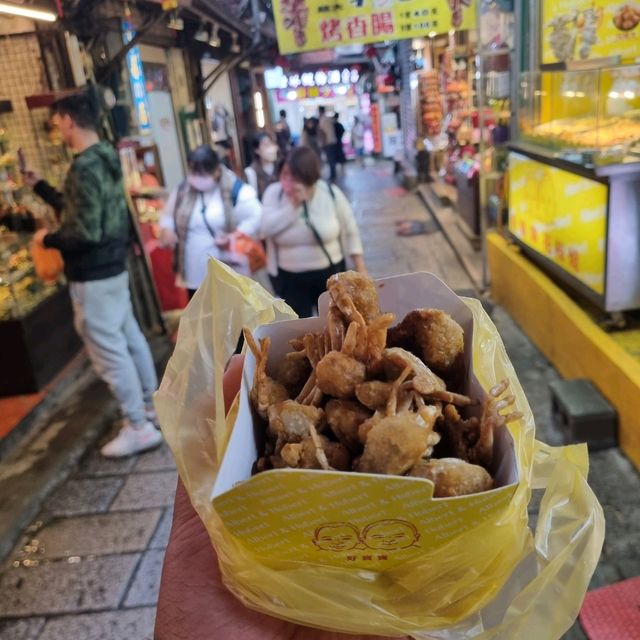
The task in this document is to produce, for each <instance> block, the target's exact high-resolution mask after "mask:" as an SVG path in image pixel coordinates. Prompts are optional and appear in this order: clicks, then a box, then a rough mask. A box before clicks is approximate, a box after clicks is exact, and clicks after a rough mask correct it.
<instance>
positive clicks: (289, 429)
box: [267, 400, 325, 449]
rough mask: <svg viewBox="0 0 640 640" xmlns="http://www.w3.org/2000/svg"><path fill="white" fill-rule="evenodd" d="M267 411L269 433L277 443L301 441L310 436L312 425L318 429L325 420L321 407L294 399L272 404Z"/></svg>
mask: <svg viewBox="0 0 640 640" xmlns="http://www.w3.org/2000/svg"><path fill="white" fill-rule="evenodd" d="M267 413H268V418H269V433H270V435H272V436H273V437H274V438H275V439H276V441H277V442H279V443H285V442H301V441H302V440H303V439H304V438H307V437H309V436H310V433H311V428H312V427H313V428H314V429H316V430H317V429H320V428H321V427H322V426H323V425H324V422H325V415H324V411H323V410H322V409H318V408H316V407H309V406H306V405H303V404H300V403H299V402H296V401H295V400H285V401H284V402H278V403H277V404H273V405H271V406H270V407H269V410H268V412H267ZM276 449H277V446H276Z"/></svg>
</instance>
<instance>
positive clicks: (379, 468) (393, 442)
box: [355, 411, 432, 475]
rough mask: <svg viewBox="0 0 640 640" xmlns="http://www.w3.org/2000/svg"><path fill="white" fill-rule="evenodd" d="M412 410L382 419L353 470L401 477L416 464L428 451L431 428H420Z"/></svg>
mask: <svg viewBox="0 0 640 640" xmlns="http://www.w3.org/2000/svg"><path fill="white" fill-rule="evenodd" d="M419 421H420V418H419V416H418V415H417V414H415V413H413V412H411V411H402V412H401V413H398V414H397V415H395V416H389V417H386V418H382V419H381V420H379V421H378V422H376V423H375V424H374V426H373V427H372V428H371V430H370V431H369V433H368V435H367V441H366V444H365V446H364V453H363V454H362V457H361V458H360V460H359V461H358V465H357V468H356V469H355V470H356V471H359V472H361V473H381V474H386V475H402V474H403V473H405V472H406V471H408V470H409V469H411V468H412V467H413V466H415V465H416V464H417V462H418V461H419V460H420V458H421V457H422V456H423V455H424V454H425V451H426V450H427V446H428V441H429V436H430V435H431V433H432V432H431V430H430V429H425V428H424V426H420V422H419Z"/></svg>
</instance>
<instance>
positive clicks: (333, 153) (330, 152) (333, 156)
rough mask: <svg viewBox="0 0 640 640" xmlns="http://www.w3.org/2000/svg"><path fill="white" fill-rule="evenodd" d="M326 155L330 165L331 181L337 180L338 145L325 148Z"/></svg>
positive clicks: (329, 145)
mask: <svg viewBox="0 0 640 640" xmlns="http://www.w3.org/2000/svg"><path fill="white" fill-rule="evenodd" d="M324 153H325V155H326V156H327V162H328V163H329V179H330V180H335V179H336V164H337V163H338V145H337V144H328V145H327V146H326V147H324Z"/></svg>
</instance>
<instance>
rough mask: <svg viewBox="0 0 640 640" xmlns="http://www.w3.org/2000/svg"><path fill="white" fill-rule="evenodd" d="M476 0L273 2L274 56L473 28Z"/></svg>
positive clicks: (299, 0) (297, 0)
mask: <svg viewBox="0 0 640 640" xmlns="http://www.w3.org/2000/svg"><path fill="white" fill-rule="evenodd" d="M475 4H476V0H274V2H273V8H274V17H275V21H276V31H277V35H278V46H279V48H280V53H297V52H299V51H313V50H316V49H328V48H333V47H339V46H344V45H349V44H363V43H367V42H380V41H383V40H403V39H409V38H416V37H420V36H426V35H428V34H430V33H433V32H435V33H444V32H446V31H449V30H450V29H473V28H475V26H476V8H475Z"/></svg>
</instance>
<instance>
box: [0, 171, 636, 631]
mask: <svg viewBox="0 0 640 640" xmlns="http://www.w3.org/2000/svg"><path fill="white" fill-rule="evenodd" d="M345 186H346V189H347V191H348V192H349V195H350V197H351V200H352V202H353V204H354V209H355V211H356V214H357V217H358V222H359V224H360V227H361V229H362V236H363V243H364V246H365V257H366V261H367V264H368V267H369V269H370V271H371V274H372V275H373V276H374V277H378V276H383V275H391V274H394V273H402V272H407V271H416V270H428V271H433V272H434V273H436V274H437V275H439V276H440V277H442V278H443V279H444V280H445V281H446V282H448V284H449V285H450V286H451V287H452V288H453V289H456V290H458V291H459V292H464V293H465V294H469V293H470V289H471V283H470V281H469V279H468V277H467V276H466V273H465V272H464V270H463V269H462V268H461V266H460V265H459V263H458V262H457V260H456V258H455V255H454V253H453V251H452V250H451V248H450V247H449V246H448V245H447V244H446V242H445V241H444V239H443V236H442V234H441V233H440V232H439V231H438V230H437V229H436V230H434V231H433V232H432V233H430V234H428V235H417V236H412V237H406V238H405V237H402V238H401V237H397V236H396V235H395V231H394V224H395V223H396V222H397V221H400V220H421V221H423V222H424V221H427V213H426V210H425V208H424V205H423V204H421V202H420V201H419V199H418V198H417V197H416V196H414V195H412V194H408V193H406V192H405V191H404V190H403V189H401V188H399V187H398V186H397V184H396V182H395V180H394V178H393V176H392V175H391V169H390V165H389V164H377V165H375V166H373V167H368V168H367V169H365V170H364V171H363V170H359V169H355V168H354V169H350V171H349V172H348V175H347V177H346V180H345ZM487 306H488V308H489V309H490V310H491V311H492V317H493V319H494V321H495V323H496V325H497V326H498V329H499V330H500V332H501V334H502V337H503V339H504V342H505V344H506V346H507V349H508V351H509V354H510V356H511V358H512V361H513V363H514V365H515V368H516V370H517V372H518V375H519V377H520V380H521V382H522V384H523V386H524V388H525V392H526V393H527V397H528V398H529V402H530V403H531V406H532V408H533V411H534V414H535V417H536V424H537V428H538V437H539V438H540V439H542V440H545V441H547V442H549V443H551V444H559V437H558V434H557V433H555V432H554V430H553V427H552V425H551V416H550V402H549V392H548V387H547V385H548V383H549V382H550V381H551V380H554V379H556V378H557V374H556V372H555V371H554V369H553V368H552V367H551V365H550V364H549V363H548V362H547V361H546V360H545V359H544V358H543V357H542V356H541V354H540V353H539V352H538V351H537V350H536V349H535V347H534V346H533V345H532V344H531V343H530V342H529V340H528V339H527V338H526V337H525V336H524V335H523V334H522V333H521V332H520V331H519V329H518V328H517V327H516V326H515V325H514V324H513V322H512V321H511V319H510V318H509V316H508V315H507V314H506V313H505V312H504V311H503V310H502V309H500V308H499V307H495V308H492V307H491V305H490V304H487ZM109 435H111V434H109ZM107 437H108V436H107ZM107 437H105V438H103V440H102V441H104V440H106V439H107ZM591 465H592V468H591V475H590V482H591V484H592V486H593V487H594V489H595V491H596V493H597V494H598V496H599V497H600V499H601V501H602V503H603V505H604V508H605V514H606V516H607V522H608V527H609V529H608V531H609V533H608V536H607V541H606V546H605V553H604V555H603V558H602V562H601V563H600V566H599V567H598V570H597V572H596V575H595V576H594V579H593V586H599V585H603V584H608V583H610V582H614V581H616V580H619V579H621V578H623V577H631V576H633V575H638V573H639V572H640V550H638V548H637V545H636V542H637V533H636V530H635V529H634V523H636V522H638V518H639V516H640V478H639V476H638V474H637V473H636V471H635V470H634V469H633V468H632V466H631V465H630V464H629V462H628V461H627V460H626V458H624V457H623V456H622V455H621V454H620V452H619V451H618V450H617V449H611V450H608V451H604V452H599V453H595V454H593V455H592V456H591ZM175 483H176V472H175V467H174V464H173V460H172V458H171V455H170V453H169V451H168V449H167V447H166V446H162V447H161V448H159V449H157V450H156V451H153V452H149V453H146V454H144V455H140V456H138V457H134V458H129V459H125V460H118V461H109V460H104V459H102V458H101V457H100V454H99V447H95V448H93V449H92V450H91V451H89V452H88V454H87V455H86V456H85V457H84V459H83V460H82V461H81V463H80V465H79V467H78V469H77V471H76V472H75V473H74V474H73V475H72V476H71V477H70V478H69V479H68V480H67V481H66V482H65V483H64V484H62V486H60V487H59V488H58V489H57V490H56V491H55V492H54V493H53V494H52V495H51V496H50V498H49V499H48V501H47V503H46V507H45V508H44V510H43V511H42V512H41V513H40V514H39V515H38V517H37V518H36V520H35V521H34V523H33V525H32V526H31V527H30V528H29V529H28V530H26V531H25V533H24V537H23V539H22V540H21V542H20V544H19V545H17V546H16V548H15V549H14V551H13V552H12V553H11V554H10V556H9V558H8V560H7V562H6V563H5V566H4V567H3V568H2V569H0V640H143V639H147V638H151V637H152V633H153V622H154V615H155V604H156V598H157V593H158V584H159V577H160V572H161V567H162V558H163V554H164V548H165V547H166V544H167V539H168V535H169V530H170V524H171V505H172V501H173V493H174V490H175ZM532 521H535V507H532ZM583 637H584V636H583V634H582V633H581V631H580V629H579V627H578V626H577V625H576V626H575V628H574V629H572V631H571V632H570V633H569V634H567V636H566V638H568V639H569V638H570V639H571V640H578V639H579V638H583ZM194 640H196V639H194ZM221 640H224V639H221ZM514 640H515V639H514ZM621 640H623V639H621Z"/></svg>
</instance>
